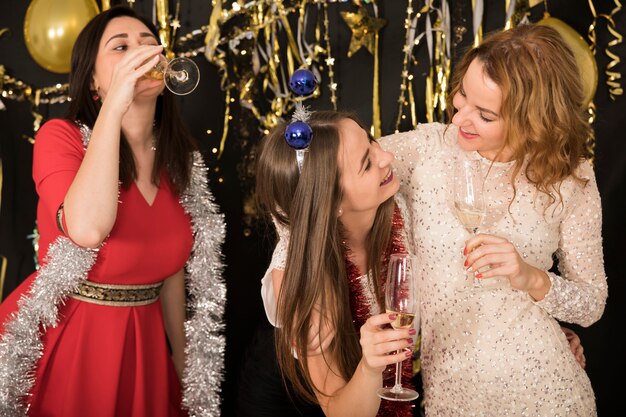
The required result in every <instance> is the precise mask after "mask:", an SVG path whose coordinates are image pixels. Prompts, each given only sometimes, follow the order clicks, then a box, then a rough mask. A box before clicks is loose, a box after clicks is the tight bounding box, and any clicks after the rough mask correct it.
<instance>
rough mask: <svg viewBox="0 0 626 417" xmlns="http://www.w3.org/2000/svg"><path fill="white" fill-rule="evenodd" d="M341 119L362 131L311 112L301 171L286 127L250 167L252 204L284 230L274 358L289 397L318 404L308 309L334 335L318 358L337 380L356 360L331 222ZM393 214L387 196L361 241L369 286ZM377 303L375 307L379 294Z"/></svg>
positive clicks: (265, 142)
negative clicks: (290, 392)
mask: <svg viewBox="0 0 626 417" xmlns="http://www.w3.org/2000/svg"><path fill="white" fill-rule="evenodd" d="M344 119H352V120H354V121H355V122H356V123H358V124H359V125H360V126H361V127H363V125H362V124H361V123H360V122H359V120H358V119H357V118H356V117H355V116H354V115H353V114H350V113H341V112H334V111H318V112H314V113H313V114H312V116H311V118H310V120H309V125H310V126H311V128H312V130H313V140H312V142H311V145H310V146H309V148H308V151H307V153H306V154H305V157H304V165H303V167H302V172H301V173H300V172H299V171H298V167H297V163H296V153H295V151H294V150H293V149H292V148H291V147H289V145H287V143H286V142H285V139H284V133H285V128H286V127H287V124H286V123H281V124H279V125H278V126H276V127H275V128H274V129H273V130H272V131H271V132H270V133H269V134H268V135H267V136H266V137H264V138H263V139H262V142H261V144H260V150H259V158H258V162H257V176H256V178H257V179H256V181H257V184H256V196H257V201H258V203H259V205H260V206H261V207H262V209H263V211H264V212H265V213H268V214H271V215H272V216H273V217H274V218H275V219H276V220H277V221H278V222H279V223H281V224H282V225H283V226H286V227H288V228H289V230H290V240H289V245H288V250H287V260H286V265H285V271H284V276H283V281H282V285H281V288H280V292H279V296H278V309H277V320H278V322H279V323H280V327H279V328H277V329H276V352H277V359H278V363H279V366H280V369H281V371H282V375H283V379H284V380H285V381H289V382H291V385H292V386H293V388H294V391H295V393H296V394H298V395H300V396H301V397H303V398H305V399H307V400H308V401H310V402H313V403H317V398H316V397H315V390H316V389H317V388H316V387H314V385H313V382H312V380H311V377H310V373H309V369H308V367H307V348H306V347H307V343H308V334H309V328H310V327H311V325H312V322H311V313H312V312H313V309H314V308H316V307H317V308H318V309H319V311H320V316H321V317H327V318H328V320H330V322H331V325H332V327H333V328H334V329H335V331H336V332H335V336H334V339H333V342H332V343H331V345H330V347H329V348H328V351H324V352H322V354H323V355H325V358H328V357H331V358H332V359H333V362H334V363H336V364H337V367H338V369H339V372H340V373H341V376H342V377H343V378H345V379H346V380H348V379H350V377H351V376H352V374H353V373H354V370H355V369H356V367H357V365H358V363H359V360H360V359H361V356H362V353H361V348H360V345H359V335H358V332H357V330H356V329H355V327H354V324H353V321H352V314H351V311H350V297H349V287H348V278H347V274H346V265H345V258H344V257H345V252H344V250H345V249H344V245H343V244H342V240H343V239H342V235H343V234H342V226H341V222H340V221H339V219H338V217H337V211H338V209H339V206H340V203H341V198H342V189H341V186H340V179H341V171H340V169H339V167H338V153H339V140H340V133H339V127H338V125H339V122H340V121H341V120H344ZM364 130H366V129H364ZM366 131H367V130H366ZM393 210H394V201H393V198H390V199H389V200H387V201H386V202H384V203H383V204H382V205H381V206H380V207H379V208H378V211H377V213H376V218H375V220H374V225H373V227H372V229H371V230H370V232H369V236H368V239H367V267H368V270H370V271H372V273H371V274H370V280H372V281H373V282H374V283H379V282H380V275H381V272H380V269H381V265H380V264H381V258H382V254H383V252H384V250H385V248H386V247H387V245H388V243H389V239H390V234H391V224H392V216H393ZM373 288H380V285H375V286H374V287H373ZM378 298H379V302H382V300H381V299H382V297H381V295H380V294H378ZM381 305H383V304H381ZM321 325H322V323H320V327H321ZM293 342H295V347H294V346H293V345H292V343H293ZM294 351H295V353H296V354H297V355H298V360H296V359H295V358H294V355H293V352H294ZM327 362H328V360H327ZM317 391H320V390H319V389H317Z"/></svg>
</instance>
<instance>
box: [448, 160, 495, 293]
mask: <svg viewBox="0 0 626 417" xmlns="http://www.w3.org/2000/svg"><path fill="white" fill-rule="evenodd" d="M483 184H484V175H483V173H482V168H481V161H480V160H472V159H460V160H458V161H457V162H456V163H455V166H454V211H455V213H456V217H458V219H459V221H460V222H461V224H462V225H463V227H465V229H466V230H467V231H468V233H470V234H472V235H475V234H476V232H477V231H478V228H479V227H480V225H481V223H482V222H483V220H484V218H485V214H486V213H487V207H486V205H485V197H484V195H483ZM468 274H470V273H468ZM472 280H473V286H474V288H480V287H482V282H481V281H480V279H479V278H476V277H475V276H474V275H473V274H472Z"/></svg>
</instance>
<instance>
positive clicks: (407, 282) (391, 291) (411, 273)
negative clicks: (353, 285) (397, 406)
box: [377, 253, 419, 401]
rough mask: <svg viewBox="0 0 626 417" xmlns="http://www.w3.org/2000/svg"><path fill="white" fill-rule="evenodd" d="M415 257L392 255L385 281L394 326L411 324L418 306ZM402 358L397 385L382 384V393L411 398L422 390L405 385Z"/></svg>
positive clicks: (394, 398) (393, 397)
mask: <svg viewBox="0 0 626 417" xmlns="http://www.w3.org/2000/svg"><path fill="white" fill-rule="evenodd" d="M415 268H416V261H415V257H414V256H411V255H408V254H405V253H402V254H392V255H391V256H390V257H389V267H388V272H387V282H386V284H385V306H386V311H387V313H389V314H395V315H396V319H395V320H394V321H393V322H392V323H391V326H392V327H393V328H394V329H406V328H408V327H411V325H412V324H413V320H414V319H415V314H416V313H417V308H418V299H417V285H416V281H415V280H416V277H415ZM401 365H402V362H397V363H396V380H395V385H394V386H393V387H383V388H379V389H378V391H377V394H378V396H379V397H381V398H384V399H386V400H391V401H411V400H414V399H416V398H417V397H418V396H419V394H418V393H417V392H416V391H414V390H412V389H409V388H405V387H403V386H402V371H401Z"/></svg>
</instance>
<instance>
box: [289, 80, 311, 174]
mask: <svg viewBox="0 0 626 417" xmlns="http://www.w3.org/2000/svg"><path fill="white" fill-rule="evenodd" d="M316 87H317V79H316V78H315V75H313V73H312V72H311V71H309V70H307V69H299V70H296V71H294V73H293V74H291V78H290V79H289V88H290V89H291V91H292V92H293V93H294V94H295V95H297V96H299V97H306V96H309V95H311V94H313V92H314V91H315V88H316ZM310 115H311V112H310V111H308V110H307V109H306V108H305V107H304V105H303V104H302V100H297V101H296V109H295V111H294V112H293V116H292V118H291V123H290V124H289V126H287V129H286V130H285V140H286V141H287V144H288V145H289V146H291V147H292V148H293V149H295V150H296V161H297V162H298V170H299V171H302V164H303V163H304V153H305V152H306V151H307V150H308V148H309V145H310V144H311V139H312V138H313V129H311V126H309V124H308V123H307V122H308V120H309V117H310Z"/></svg>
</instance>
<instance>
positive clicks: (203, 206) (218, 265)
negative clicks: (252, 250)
mask: <svg viewBox="0 0 626 417" xmlns="http://www.w3.org/2000/svg"><path fill="white" fill-rule="evenodd" d="M193 165H194V167H193V172H192V175H191V184H190V186H189V189H188V190H187V192H186V193H185V194H184V195H183V197H182V199H181V202H182V205H183V207H184V208H185V210H186V211H187V213H189V215H190V216H191V218H192V222H193V232H194V244H193V250H192V253H191V257H190V258H189V261H188V262H187V273H188V274H189V279H188V280H187V289H188V290H189V295H190V303H189V304H190V310H191V315H190V318H189V319H188V320H187V321H186V322H185V333H186V336H187V346H186V349H185V353H186V363H185V371H184V373H183V388H184V391H183V405H184V406H185V407H187V408H188V410H189V414H190V416H191V417H217V416H219V415H220V401H221V397H220V392H221V384H222V380H223V378H224V351H225V348H226V340H225V336H224V320H223V317H224V307H225V305H226V285H225V283H224V281H223V279H222V270H223V264H222V256H221V246H222V243H223V242H224V238H225V236H226V226H225V222H224V216H223V214H220V213H219V211H218V208H217V205H216V204H215V202H214V201H213V196H212V195H211V193H210V191H209V188H208V185H207V169H206V167H205V166H204V163H203V160H202V156H201V155H200V154H199V153H198V152H196V153H195V155H194V163H193Z"/></svg>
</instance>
